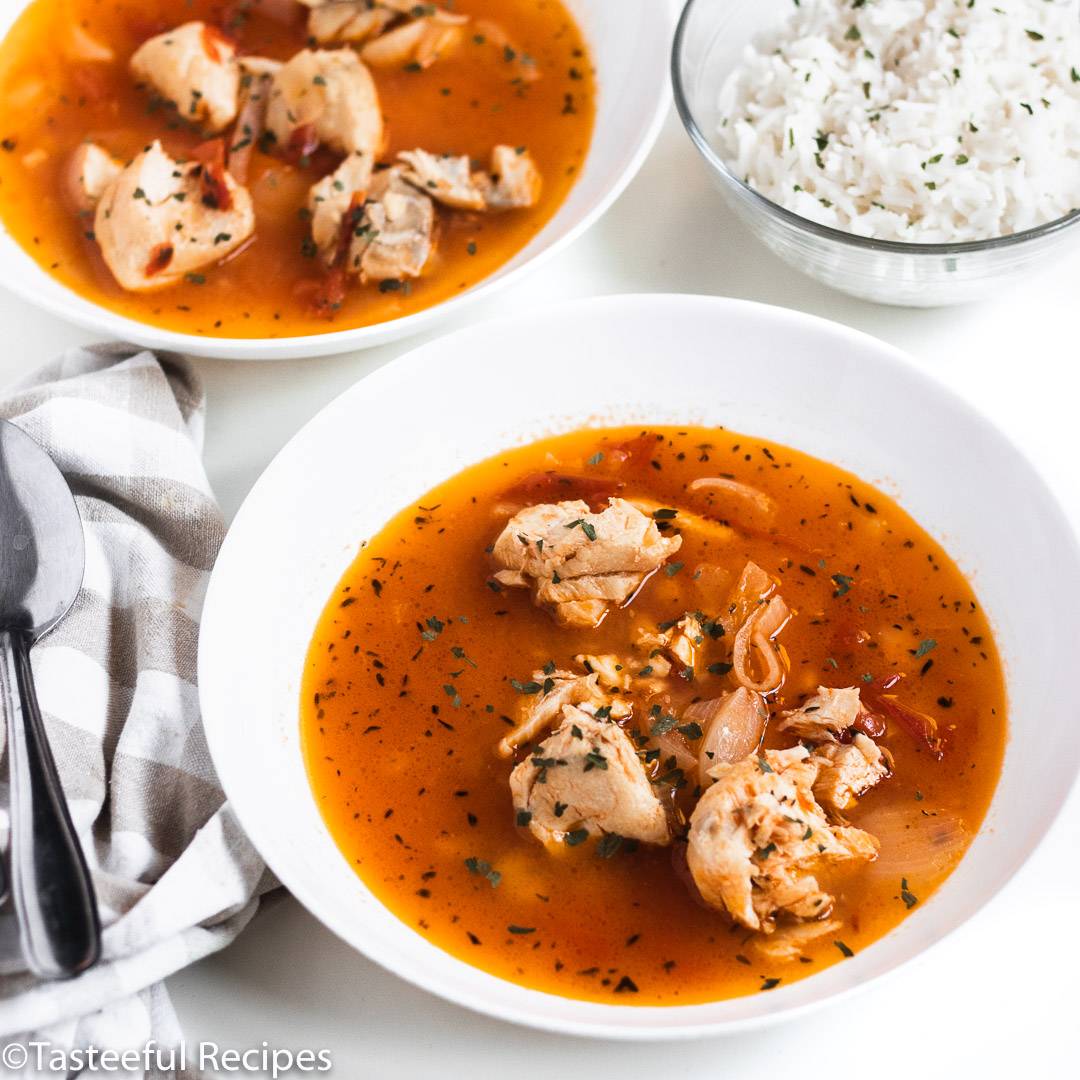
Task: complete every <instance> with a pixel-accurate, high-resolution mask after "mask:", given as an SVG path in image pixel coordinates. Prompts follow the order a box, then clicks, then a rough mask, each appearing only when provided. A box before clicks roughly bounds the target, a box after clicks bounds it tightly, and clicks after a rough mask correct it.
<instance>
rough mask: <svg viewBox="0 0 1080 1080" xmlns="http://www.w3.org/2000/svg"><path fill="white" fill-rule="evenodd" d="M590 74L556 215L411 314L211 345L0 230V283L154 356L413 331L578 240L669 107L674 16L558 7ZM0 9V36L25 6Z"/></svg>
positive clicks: (343, 347) (626, 6) (284, 347)
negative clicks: (100, 300) (573, 177)
mask: <svg viewBox="0 0 1080 1080" xmlns="http://www.w3.org/2000/svg"><path fill="white" fill-rule="evenodd" d="M564 3H565V4H566V6H567V7H568V8H569V9H570V11H571V13H572V14H573V15H574V17H575V18H576V19H577V21H578V25H579V26H580V27H581V30H582V33H583V35H584V37H585V40H586V41H587V42H588V44H589V48H590V49H591V52H592V58H593V61H594V63H595V67H596V85H597V110H596V122H595V127H594V130H593V137H592V143H591V145H590V147H589V152H588V155H587V157H586V159H585V165H584V167H583V169H582V171H581V175H580V176H579V178H578V180H577V183H576V184H574V186H573V187H572V188H571V189H570V193H569V194H568V195H567V197H566V200H565V201H564V202H563V204H562V206H560V207H559V209H558V211H557V212H556V213H555V215H554V217H552V219H551V220H550V221H549V222H548V223H547V224H546V225H545V226H544V228H543V229H541V230H540V232H539V233H537V235H536V236H535V237H534V238H533V239H532V240H531V241H530V242H529V243H528V244H527V245H526V246H525V247H524V248H522V250H521V251H519V252H518V253H517V254H516V255H515V256H514V257H513V258H512V259H510V260H509V262H507V263H505V264H504V265H503V266H501V267H500V268H499V269H498V270H497V271H496V272H495V273H494V274H492V275H490V276H489V277H487V278H485V279H484V280H483V281H481V282H479V283H478V284H476V285H474V286H473V287H472V288H471V289H467V290H466V291H465V292H463V293H461V294H460V295H458V296H455V297H453V298H452V299H450V300H444V301H443V302H442V303H441V304H436V305H434V306H433V307H430V308H425V309H424V310H423V311H418V312H416V313H415V314H414V315H406V316H405V317H404V318H400V319H393V320H391V321H389V322H383V323H377V324H376V325H374V326H361V327H357V328H356V329H352V330H335V331H331V332H329V333H325V334H313V335H309V336H304V337H289V338H254V339H243V338H213V337H206V336H204V335H196V334H180V333H175V332H174V331H171V330H162V329H160V328H158V327H155V326H150V325H149V324H147V323H142V322H138V321H136V320H134V319H129V318H126V317H124V316H122V315H118V314H116V313H115V312H112V311H109V310H108V309H106V308H103V307H101V306H99V305H98V304H95V303H94V302H93V301H92V300H87V299H86V298H85V297H82V296H79V295H78V294H77V293H74V292H72V290H71V289H69V288H67V286H66V285H63V284H61V283H60V282H59V281H56V280H55V279H54V278H52V277H50V276H49V275H48V274H47V273H46V272H45V271H44V270H42V269H41V267H39V266H38V265H37V263H35V262H34V260H33V259H31V258H30V256H29V255H27V254H26V252H25V251H23V249H22V248H21V247H19V245H18V244H17V243H16V242H15V241H14V239H12V237H11V236H10V234H9V233H8V232H7V231H6V230H4V229H0V283H2V284H3V285H5V286H6V287H7V288H8V289H10V290H11V291H12V292H14V293H15V294H16V295H18V296H20V297H22V298H23V299H24V300H27V301H29V302H30V303H32V304H36V305H37V306H38V307H41V308H44V309H45V310H46V311H48V312H50V313H51V314H53V315H57V316H59V317H60V318H62V319H67V320H68V321H69V322H73V323H76V324H77V325H79V326H83V327H85V328H86V329H88V330H93V331H95V332H96V333H99V334H105V335H108V336H110V337H117V338H121V339H124V340H127V341H133V342H136V343H138V344H139V345H147V346H149V347H150V348H154V349H168V350H172V351H174V352H182V353H188V354H190V355H194V356H218V357H225V358H229V359H233V360H272V359H280V358H283V357H287V358H290V359H298V358H301V357H307V356H326V355H329V354H332V353H342V352H348V351H350V350H352V349H364V348H368V347H369V346H372V345H382V344H384V343H386V342H388V341H394V340H396V339H398V338H401V337H405V336H407V335H408V334H415V333H419V332H420V331H421V330H424V329H426V328H428V327H430V326H432V325H434V324H435V323H437V322H439V321H440V320H442V319H445V318H448V317H449V316H450V315H452V314H455V313H456V312H458V311H460V310H461V309H462V308H464V307H465V306H466V305H468V304H470V303H472V302H473V301H475V300H478V299H480V298H481V297H482V296H487V295H488V294H489V293H491V292H492V291H493V290H494V289H496V288H498V287H499V286H500V285H505V284H507V283H508V282H510V281H515V280H517V279H518V278H520V277H522V276H523V275H524V274H526V273H527V272H528V271H530V270H532V269H534V268H535V267H537V266H539V265H540V264H541V263H542V262H543V261H544V260H545V259H547V258H550V257H551V256H552V255H554V254H555V253H556V252H558V251H561V250H562V249H563V248H564V247H566V245H567V244H569V243H570V242H571V241H573V240H575V239H576V238H577V237H578V236H580V235H581V234H582V233H583V232H584V231H585V230H586V229H587V228H588V227H589V226H590V225H592V224H593V223H594V222H595V221H596V220H597V219H598V218H599V217H600V215H601V214H603V212H604V211H605V210H606V209H607V208H608V207H609V206H610V205H611V204H612V203H613V202H614V201H615V199H616V198H617V197H618V196H619V194H620V193H621V192H622V190H623V189H624V188H625V187H626V185H627V184H628V183H629V182H630V181H631V179H633V177H634V175H635V173H636V172H637V171H638V169H639V168H640V167H641V163H642V162H643V161H644V160H645V158H646V156H647V155H648V153H649V150H650V149H652V145H653V143H654V142H655V141H656V137H657V135H658V134H659V131H660V125H661V124H662V122H663V119H664V115H665V114H666V112H667V107H668V102H669V100H670V84H669V80H668V53H669V51H670V43H671V37H672V33H673V31H674V16H673V10H672V6H671V4H669V3H667V2H666V0H663V2H661V0H618V3H610V2H606V0H564ZM26 6H27V5H26V3H25V2H19V0H13V2H11V3H6V2H5V3H3V4H0V38H2V37H3V36H4V35H5V34H6V33H7V31H8V29H9V28H10V27H11V24H12V23H13V22H14V21H15V19H16V18H17V17H18V16H19V14H20V13H21V12H22V10H23V9H24V8H25V7H26Z"/></svg>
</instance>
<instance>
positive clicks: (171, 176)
mask: <svg viewBox="0 0 1080 1080" xmlns="http://www.w3.org/2000/svg"><path fill="white" fill-rule="evenodd" d="M254 229H255V214H254V211H253V209H252V205H251V196H250V195H249V194H248V192H247V189H246V188H243V187H241V186H240V185H239V184H237V183H236V181H235V180H233V178H232V177H231V176H230V175H229V173H228V172H227V171H226V170H224V169H220V170H217V169H215V168H214V167H212V166H209V165H204V164H202V163H200V162H197V161H188V162H185V163H184V164H180V163H178V162H176V161H174V160H173V159H172V158H171V157H169V155H168V154H166V153H165V151H164V150H163V149H162V148H161V143H160V142H157V141H155V142H153V143H152V144H151V145H150V146H148V147H147V148H146V149H145V150H144V151H143V152H142V153H141V154H138V155H137V156H136V157H135V158H134V159H133V160H132V161H131V162H130V163H129V164H128V165H127V166H126V167H125V168H124V169H123V170H122V171H121V172H120V174H119V175H118V176H117V177H116V179H115V180H114V181H113V182H112V183H111V184H110V185H109V186H108V187H107V188H106V190H105V193H104V194H103V195H102V197H101V199H100V200H99V201H98V204H97V210H96V212H95V215H94V234H95V237H96V239H97V242H98V243H99V244H100V245H101V254H102V256H103V257H104V259H105V262H106V264H107V265H108V267H109V269H110V270H111V271H112V272H113V275H114V276H115V277H116V280H117V281H118V282H119V283H120V284H121V285H122V286H123V287H124V288H125V289H131V290H144V289H157V288H161V287H163V286H165V285H172V284H174V283H175V282H177V281H181V280H183V278H184V277H185V275H188V274H193V273H195V272H197V271H199V270H202V269H205V268H206V267H208V266H210V265H212V264H213V263H216V262H218V261H219V260H221V259H222V258H224V257H225V256H226V255H228V254H229V253H230V252H232V251H235V250H236V248H238V247H239V246H240V245H241V244H243V243H244V241H245V240H247V238H248V237H249V236H251V234H252V232H253V231H254Z"/></svg>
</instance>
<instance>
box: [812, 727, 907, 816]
mask: <svg viewBox="0 0 1080 1080" xmlns="http://www.w3.org/2000/svg"><path fill="white" fill-rule="evenodd" d="M811 760H812V761H815V762H817V764H818V775H817V779H816V780H815V781H814V798H816V799H817V801H818V802H819V803H820V804H821V805H822V806H823V807H824V808H825V809H826V810H827V811H828V812H829V814H830V815H831V816H832V818H833V819H834V820H838V821H841V822H842V821H844V811H845V810H848V809H850V807H852V806H854V805H855V800H856V799H857V798H858V797H859V796H860V795H863V794H865V793H866V792H867V791H869V790H870V789H871V788H872V787H874V786H875V785H876V784H877V783H879V782H880V781H881V780H884V779H885V777H886V776H888V775H889V774H890V773H891V772H892V761H891V760H890V758H889V755H888V753H887V752H886V751H885V750H884V749H883V748H882V747H880V746H878V745H877V743H875V742H874V740H873V739H871V738H870V737H869V736H868V735H864V734H863V733H862V732H861V731H857V732H856V733H855V737H854V738H853V739H852V741H851V742H850V743H848V744H846V745H844V744H841V743H832V742H830V743H825V744H824V745H823V746H819V747H818V748H817V749H816V750H815V751H814V754H813V757H812V759H811Z"/></svg>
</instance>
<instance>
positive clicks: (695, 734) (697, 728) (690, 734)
mask: <svg viewBox="0 0 1080 1080" xmlns="http://www.w3.org/2000/svg"><path fill="white" fill-rule="evenodd" d="M679 731H681V732H682V733H683V734H684V735H685V736H686V737H687V738H688V739H700V738H701V736H702V735H703V734H704V732H703V731H702V730H701V725H700V724H698V723H695V722H694V721H691V722H690V723H689V724H681V725H680V726H679Z"/></svg>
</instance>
